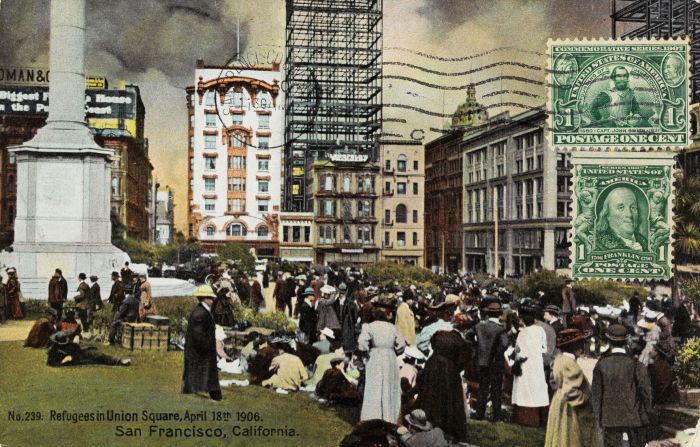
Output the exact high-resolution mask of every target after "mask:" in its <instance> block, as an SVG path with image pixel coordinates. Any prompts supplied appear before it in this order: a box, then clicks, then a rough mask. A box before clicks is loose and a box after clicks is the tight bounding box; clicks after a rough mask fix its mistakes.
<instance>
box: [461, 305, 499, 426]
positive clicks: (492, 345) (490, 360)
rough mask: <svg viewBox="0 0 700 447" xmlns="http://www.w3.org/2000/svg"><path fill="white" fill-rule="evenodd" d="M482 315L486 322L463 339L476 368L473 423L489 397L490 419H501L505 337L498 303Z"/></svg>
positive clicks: (489, 306)
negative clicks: (491, 408) (474, 358)
mask: <svg viewBox="0 0 700 447" xmlns="http://www.w3.org/2000/svg"><path fill="white" fill-rule="evenodd" d="M484 312H485V313H486V315H487V317H488V319H486V320H482V321H480V322H479V323H478V324H477V325H476V326H474V327H473V328H471V329H469V330H468V331H467V333H466V335H465V338H466V340H467V341H468V342H471V343H472V346H475V347H476V353H477V361H478V365H479V397H478V401H477V406H476V415H475V416H474V417H475V419H483V418H484V415H485V414H486V403H487V402H488V401H489V396H490V400H491V403H492V404H493V419H494V421H498V420H500V419H501V400H502V398H503V374H504V371H505V362H504V358H503V354H504V353H505V351H506V349H508V334H507V332H506V328H505V327H503V325H502V324H501V322H500V320H499V317H500V316H501V314H502V313H503V308H502V307H501V303H499V302H497V301H494V302H491V303H489V305H488V306H486V308H485V309H484ZM472 349H473V348H472Z"/></svg>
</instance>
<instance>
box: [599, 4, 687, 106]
mask: <svg viewBox="0 0 700 447" xmlns="http://www.w3.org/2000/svg"><path fill="white" fill-rule="evenodd" d="M610 11H611V14H610V18H611V19H612V37H613V38H616V37H618V31H619V29H618V28H625V29H624V31H623V32H622V33H621V36H620V37H629V38H634V37H638V38H650V39H653V38H660V37H677V36H688V37H690V39H691V41H690V42H691V43H690V54H691V76H690V82H691V95H692V102H696V101H698V100H699V99H700V3H698V2H697V1H696V0H611V7H610ZM628 23H630V24H636V26H635V25H625V24H628ZM630 28H631V29H630Z"/></svg>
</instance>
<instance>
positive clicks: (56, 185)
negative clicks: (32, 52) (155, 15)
mask: <svg viewBox="0 0 700 447" xmlns="http://www.w3.org/2000/svg"><path fill="white" fill-rule="evenodd" d="M49 66H50V71H51V75H50V82H49V116H48V119H47V122H46V125H45V126H44V127H42V128H41V129H39V131H38V132H37V134H36V136H35V137H34V138H33V139H32V140H30V141H28V142H26V143H24V144H23V145H21V146H15V147H11V148H10V149H9V150H10V151H11V152H14V153H15V154H16V159H17V215H16V218H15V236H14V243H13V246H12V248H13V251H12V252H11V253H2V254H1V255H0V261H2V263H3V264H5V265H6V266H9V265H13V266H15V267H16V268H17V274H18V276H19V279H20V282H21V284H22V292H23V294H24V295H25V296H28V297H31V298H46V295H47V284H48V280H49V278H50V277H51V275H52V274H53V271H54V269H56V268H61V269H62V270H63V275H64V276H65V278H66V279H67V280H68V281H69V285H70V286H69V287H71V289H73V286H74V285H75V284H76V283H77V279H76V277H77V275H78V273H80V272H84V273H86V274H88V275H90V274H96V275H98V277H99V278H100V279H101V281H102V283H103V284H105V285H107V284H108V281H109V279H108V278H109V274H110V272H111V271H113V270H118V269H119V267H120V266H121V265H122V264H123V263H124V261H126V260H128V255H127V254H126V253H124V252H122V251H121V250H119V249H118V248H116V247H114V246H113V245H112V243H111V223H110V178H111V156H112V150H111V149H108V148H102V147H100V146H98V145H97V143H95V139H94V137H93V135H92V133H91V132H90V129H89V128H88V126H87V123H86V120H85V0H51V40H50V64H49ZM73 290H74V289H73ZM69 296H70V293H69Z"/></svg>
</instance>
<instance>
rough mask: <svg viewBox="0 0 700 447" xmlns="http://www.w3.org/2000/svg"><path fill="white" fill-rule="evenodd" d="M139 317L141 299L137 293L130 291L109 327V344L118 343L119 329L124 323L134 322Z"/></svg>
mask: <svg viewBox="0 0 700 447" xmlns="http://www.w3.org/2000/svg"><path fill="white" fill-rule="evenodd" d="M138 318H139V300H138V298H136V295H134V294H133V293H130V294H128V295H126V298H125V299H124V301H122V303H121V304H120V305H119V311H117V313H116V315H115V317H114V321H112V324H111V325H110V327H109V337H108V339H109V344H110V345H114V344H116V343H117V331H118V329H119V326H121V324H122V323H134V322H136V321H138Z"/></svg>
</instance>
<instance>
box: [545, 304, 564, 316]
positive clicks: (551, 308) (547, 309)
mask: <svg viewBox="0 0 700 447" xmlns="http://www.w3.org/2000/svg"><path fill="white" fill-rule="evenodd" d="M544 311H545V312H547V313H550V314H552V315H556V316H559V314H560V313H561V309H559V307H557V306H555V305H553V304H550V305H549V306H547V307H545V308H544Z"/></svg>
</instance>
